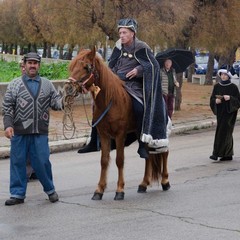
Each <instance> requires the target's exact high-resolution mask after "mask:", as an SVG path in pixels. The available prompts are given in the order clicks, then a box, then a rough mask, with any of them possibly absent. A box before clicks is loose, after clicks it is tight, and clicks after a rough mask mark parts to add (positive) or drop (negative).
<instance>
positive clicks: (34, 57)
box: [24, 52, 41, 62]
mask: <svg viewBox="0 0 240 240" xmlns="http://www.w3.org/2000/svg"><path fill="white" fill-rule="evenodd" d="M26 61H37V62H41V57H40V56H39V55H38V54H37V53H35V52H30V53H27V54H26V55H25V56H24V62H26Z"/></svg>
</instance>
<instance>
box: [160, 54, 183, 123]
mask: <svg viewBox="0 0 240 240" xmlns="http://www.w3.org/2000/svg"><path fill="white" fill-rule="evenodd" d="M161 77H162V91H163V98H164V100H165V103H166V106H167V111H168V116H169V118H170V119H172V114H173V110H174V99H175V96H176V87H179V82H178V81H177V77H176V72H175V69H174V68H173V67H172V60H171V59H166V60H165V61H164V66H163V68H161Z"/></svg>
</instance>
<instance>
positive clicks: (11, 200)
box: [5, 197, 24, 206]
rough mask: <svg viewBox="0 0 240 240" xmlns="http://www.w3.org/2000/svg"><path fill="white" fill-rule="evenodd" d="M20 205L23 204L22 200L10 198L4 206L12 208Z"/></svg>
mask: <svg viewBox="0 0 240 240" xmlns="http://www.w3.org/2000/svg"><path fill="white" fill-rule="evenodd" d="M21 203H24V199H20V198H15V197H10V199H8V200H7V201H6V202H5V205H6V206H12V205H16V204H21Z"/></svg>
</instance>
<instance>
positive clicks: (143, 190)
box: [137, 185, 147, 193]
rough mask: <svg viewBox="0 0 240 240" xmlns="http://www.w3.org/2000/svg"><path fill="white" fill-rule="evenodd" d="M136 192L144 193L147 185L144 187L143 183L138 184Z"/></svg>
mask: <svg viewBox="0 0 240 240" xmlns="http://www.w3.org/2000/svg"><path fill="white" fill-rule="evenodd" d="M137 192H138V193H146V192H147V187H145V186H143V185H139V186H138V190H137Z"/></svg>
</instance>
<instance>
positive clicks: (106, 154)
mask: <svg viewBox="0 0 240 240" xmlns="http://www.w3.org/2000/svg"><path fill="white" fill-rule="evenodd" d="M101 150H102V151H101V173H100V179H99V182H98V186H97V189H96V190H95V192H94V195H93V197H92V200H102V196H103V193H104V190H105V188H106V186H107V171H108V166H109V160H110V139H109V140H108V139H104V140H103V139H102V138H101Z"/></svg>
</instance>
